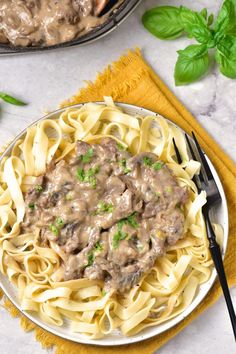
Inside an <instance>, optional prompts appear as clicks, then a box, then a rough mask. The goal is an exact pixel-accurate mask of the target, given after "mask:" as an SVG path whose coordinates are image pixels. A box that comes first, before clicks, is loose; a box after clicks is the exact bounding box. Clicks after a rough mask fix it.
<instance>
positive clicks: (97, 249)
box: [94, 241, 103, 251]
mask: <svg viewBox="0 0 236 354" xmlns="http://www.w3.org/2000/svg"><path fill="white" fill-rule="evenodd" d="M94 248H95V250H96V251H102V250H103V247H102V244H101V242H100V241H98V242H97V243H96V244H95V246H94Z"/></svg>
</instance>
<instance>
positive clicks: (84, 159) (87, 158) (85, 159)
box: [80, 148, 94, 163]
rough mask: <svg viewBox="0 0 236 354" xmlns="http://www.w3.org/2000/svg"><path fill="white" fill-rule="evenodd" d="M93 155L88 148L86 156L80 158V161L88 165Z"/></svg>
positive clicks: (91, 149)
mask: <svg viewBox="0 0 236 354" xmlns="http://www.w3.org/2000/svg"><path fill="white" fill-rule="evenodd" d="M93 153H94V151H93V148H89V149H88V151H87V152H86V154H84V155H82V156H81V157H80V159H81V161H82V162H83V163H89V162H90V161H91V158H92V157H93Z"/></svg>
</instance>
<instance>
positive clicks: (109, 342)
mask: <svg viewBox="0 0 236 354" xmlns="http://www.w3.org/2000/svg"><path fill="white" fill-rule="evenodd" d="M86 103H95V104H99V105H105V104H106V103H105V102H104V101H90V102H83V103H79V104H74V105H69V106H66V107H63V108H59V109H57V110H55V111H52V112H50V113H48V114H46V115H44V116H41V117H40V118H38V119H36V120H34V121H33V122H32V123H31V124H29V125H28V126H27V127H26V128H25V129H24V130H22V131H21V132H20V133H19V134H18V135H17V136H16V137H15V138H14V140H13V141H12V142H11V143H10V144H9V145H8V146H7V148H6V149H5V150H4V152H3V154H2V155H1V156H0V162H1V160H2V159H3V158H4V157H5V156H8V155H9V152H11V150H12V148H13V146H14V144H15V143H16V141H17V140H18V139H20V138H22V137H23V136H24V134H25V133H26V131H27V129H28V128H30V127H32V126H34V125H35V124H37V123H38V122H40V121H43V120H45V119H57V117H58V115H59V114H60V113H62V112H64V111H65V110H67V109H70V108H72V109H73V108H79V107H82V106H84V105H85V104H86ZM114 104H115V105H116V106H118V107H121V108H123V109H124V110H125V109H131V110H132V109H133V110H136V111H137V114H138V112H139V113H140V111H141V112H143V113H145V115H154V116H160V117H163V118H164V119H165V120H166V121H167V122H169V123H171V124H173V125H174V126H176V127H177V128H178V129H180V130H181V131H182V132H185V131H184V130H183V129H182V128H181V127H180V126H178V125H177V124H176V123H174V122H173V121H172V120H171V119H169V118H166V117H165V116H163V115H161V114H159V113H157V112H154V111H152V110H149V109H146V108H144V107H141V106H137V105H132V104H128V103H124V102H116V101H114ZM54 116H55V117H54ZM56 116H57V117H56ZM190 138H191V137H190ZM204 154H205V152H204ZM205 156H206V157H207V159H208V162H210V168H211V170H212V172H213V175H214V177H215V178H216V180H217V181H216V183H217V186H218V187H219V189H220V192H221V198H222V208H223V211H224V213H225V216H224V219H223V223H224V225H222V227H223V229H224V238H223V251H222V258H223V259H224V256H225V254H226V250H227V246H228V237H229V212H228V206H227V199H226V195H225V191H224V187H223V184H222V182H221V179H220V177H219V175H218V173H217V170H216V169H215V167H214V164H213V163H212V162H211V160H210V159H209V157H208V156H207V155H206V154H205ZM2 277H3V278H6V280H7V282H9V284H10V286H13V288H14V289H17V288H16V287H15V286H14V285H13V284H12V283H11V282H10V281H9V279H8V277H7V276H6V275H4V274H2V273H0V287H1V288H2V290H3V292H4V294H5V295H6V297H7V298H8V299H9V300H10V301H11V302H12V303H13V304H14V306H15V307H16V308H17V309H18V310H19V311H20V313H21V314H23V315H24V316H26V317H27V318H28V319H29V320H30V321H32V322H33V323H35V324H36V325H37V326H39V327H40V328H41V329H44V330H46V331H47V332H49V333H51V334H53V335H56V336H58V337H60V338H63V339H66V340H69V341H71V342H74V343H81V344H88V345H97V346H108V347H109V346H119V345H127V344H133V343H137V342H141V341H144V340H147V339H150V338H153V337H155V336H157V335H159V334H161V333H164V332H166V331H167V330H169V329H171V328H172V327H174V326H176V325H178V324H179V323H180V322H181V321H183V320H184V319H185V318H186V317H187V316H189V315H190V314H191V313H192V312H193V311H194V310H195V309H196V308H197V306H199V305H200V303H201V302H202V301H204V299H205V297H206V296H207V294H208V293H209V291H210V290H211V288H212V287H213V285H214V283H215V281H216V278H217V273H216V269H215V268H214V266H213V270H212V274H211V277H210V279H209V280H208V281H207V282H206V283H203V286H204V285H205V286H206V285H207V284H208V283H209V284H208V288H207V289H206V290H204V291H203V295H201V297H200V298H199V299H198V297H199V294H198V295H197V296H196V297H195V298H194V300H193V302H192V303H191V304H190V305H189V306H188V307H187V308H186V309H185V310H184V311H183V312H182V313H180V314H179V315H177V316H176V317H174V318H173V319H171V320H169V321H166V322H164V323H163V324H161V325H165V326H166V328H164V330H162V331H161V332H158V333H152V331H151V332H150V331H148V330H149V328H151V329H155V326H153V327H148V328H147V329H146V331H145V330H144V331H145V332H144V333H143V331H141V332H140V333H138V334H137V335H136V336H133V337H132V336H131V337H128V336H127V337H125V336H123V337H121V338H119V336H117V339H118V340H116V338H109V337H106V336H105V337H103V338H101V339H89V338H86V337H84V338H81V337H79V338H78V340H77V339H75V338H74V337H71V335H67V334H66V333H65V334H64V333H58V332H57V330H56V329H54V328H53V327H51V326H50V325H48V324H47V323H44V322H43V321H41V320H40V319H39V318H35V317H34V316H33V315H31V314H30V313H28V312H26V311H24V310H22V309H21V306H20V304H18V303H17V301H16V300H15V299H14V298H13V296H12V295H11V294H10V293H9V291H8V290H7V289H6V288H5V286H4V285H3V284H2V280H1V278H2ZM196 300H197V301H196ZM172 322H173V323H172ZM49 326H50V327H49ZM156 327H158V325H157V326H156ZM154 332H155V331H154ZM73 333H74V332H73ZM80 335H81V334H80ZM104 339H106V342H104V341H103V340H104Z"/></svg>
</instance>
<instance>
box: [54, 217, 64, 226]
mask: <svg viewBox="0 0 236 354" xmlns="http://www.w3.org/2000/svg"><path fill="white" fill-rule="evenodd" d="M56 224H57V225H58V227H62V226H63V224H64V222H63V220H62V218H60V217H58V218H56Z"/></svg>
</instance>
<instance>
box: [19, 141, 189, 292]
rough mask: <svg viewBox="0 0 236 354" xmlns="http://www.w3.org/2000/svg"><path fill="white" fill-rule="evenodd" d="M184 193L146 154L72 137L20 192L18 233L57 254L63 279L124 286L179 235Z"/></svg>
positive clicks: (136, 278) (134, 280)
mask: <svg viewBox="0 0 236 354" xmlns="http://www.w3.org/2000/svg"><path fill="white" fill-rule="evenodd" d="M187 198H188V191H187V189H186V188H183V187H180V186H179V185H178V183H177V180H176V178H175V177H174V176H173V175H172V173H171V171H170V170H169V169H168V167H167V166H166V165H165V164H164V163H163V162H161V161H159V160H158V157H157V156H156V155H155V154H152V153H148V152H146V153H140V154H138V155H136V156H131V154H130V153H129V152H127V151H124V150H123V149H122V148H121V147H120V146H118V145H117V144H116V142H115V141H114V140H112V139H103V140H102V141H101V143H100V144H94V145H89V144H87V143H85V142H82V141H78V142H77V148H76V154H75V156H74V157H73V158H72V159H71V160H70V161H69V162H66V161H64V160H62V161H60V162H58V163H57V164H53V163H51V164H50V165H49V166H48V168H47V172H46V173H45V175H43V176H40V177H39V178H38V180H37V182H36V184H35V186H34V188H32V189H31V190H29V191H28V192H27V193H26V195H25V203H26V216H25V219H24V222H23V224H22V231H23V232H29V231H33V230H34V229H35V227H37V228H39V229H40V239H39V242H40V243H41V244H42V245H44V246H51V247H53V248H54V249H57V252H59V253H60V254H61V255H62V259H63V261H62V269H63V276H62V279H64V280H69V279H77V278H83V277H86V278H89V279H100V280H103V281H104V282H105V285H106V287H107V288H112V289H115V290H116V291H120V292H123V291H125V290H127V289H130V288H131V287H132V286H133V285H135V284H136V283H137V282H138V281H139V279H140V277H141V276H142V274H144V273H145V272H147V271H149V270H150V268H151V267H152V266H153V265H154V263H155V260H156V259H157V257H159V256H162V255H163V254H164V252H165V250H166V248H167V246H168V245H173V244H175V243H176V242H177V240H178V239H179V238H181V237H182V236H183V229H184V221H185V218H184V214H183V211H182V207H183V205H184V203H185V202H186V200H187Z"/></svg>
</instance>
